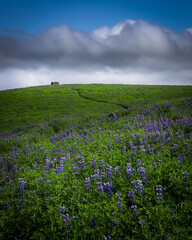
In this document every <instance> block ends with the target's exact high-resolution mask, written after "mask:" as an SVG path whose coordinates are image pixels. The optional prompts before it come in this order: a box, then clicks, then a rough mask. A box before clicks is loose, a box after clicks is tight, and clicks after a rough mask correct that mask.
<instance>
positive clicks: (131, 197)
mask: <svg viewBox="0 0 192 240" xmlns="http://www.w3.org/2000/svg"><path fill="white" fill-rule="evenodd" d="M128 193H129V195H128V197H129V200H130V201H134V200H133V198H134V194H135V191H134V190H130V191H128Z"/></svg>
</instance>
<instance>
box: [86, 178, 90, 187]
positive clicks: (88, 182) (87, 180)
mask: <svg viewBox="0 0 192 240" xmlns="http://www.w3.org/2000/svg"><path fill="white" fill-rule="evenodd" d="M90 184H91V179H90V178H85V185H86V186H87V187H88V186H90Z"/></svg>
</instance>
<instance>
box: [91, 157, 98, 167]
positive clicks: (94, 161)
mask: <svg viewBox="0 0 192 240" xmlns="http://www.w3.org/2000/svg"><path fill="white" fill-rule="evenodd" d="M91 165H92V167H93V168H96V167H97V160H96V157H93V158H92V162H91Z"/></svg>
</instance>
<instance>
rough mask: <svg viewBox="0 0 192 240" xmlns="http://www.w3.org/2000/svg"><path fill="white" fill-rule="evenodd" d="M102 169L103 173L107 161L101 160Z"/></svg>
mask: <svg viewBox="0 0 192 240" xmlns="http://www.w3.org/2000/svg"><path fill="white" fill-rule="evenodd" d="M100 169H101V170H102V171H104V170H105V160H102V159H101V161H100Z"/></svg>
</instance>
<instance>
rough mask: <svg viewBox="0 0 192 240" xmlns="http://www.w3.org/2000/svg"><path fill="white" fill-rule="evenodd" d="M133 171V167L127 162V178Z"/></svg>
mask: <svg viewBox="0 0 192 240" xmlns="http://www.w3.org/2000/svg"><path fill="white" fill-rule="evenodd" d="M134 171H135V169H133V168H132V167H131V163H127V167H126V173H127V174H126V177H127V179H130V178H131V176H132V174H133V173H134Z"/></svg>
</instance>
